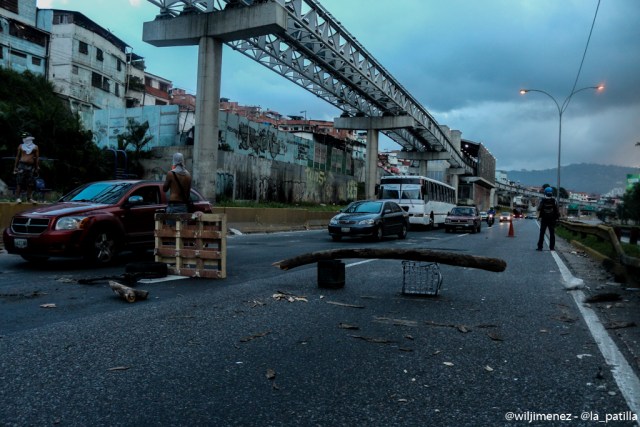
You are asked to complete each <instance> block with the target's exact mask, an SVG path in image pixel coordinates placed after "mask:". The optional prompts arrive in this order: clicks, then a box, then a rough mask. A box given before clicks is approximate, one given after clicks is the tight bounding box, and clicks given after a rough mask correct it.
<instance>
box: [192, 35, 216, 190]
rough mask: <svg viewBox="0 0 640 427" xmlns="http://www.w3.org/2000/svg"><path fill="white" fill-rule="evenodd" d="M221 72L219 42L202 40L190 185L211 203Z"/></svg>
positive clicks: (205, 38)
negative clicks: (191, 181)
mask: <svg viewBox="0 0 640 427" xmlns="http://www.w3.org/2000/svg"><path fill="white" fill-rule="evenodd" d="M221 70H222V41H221V40H219V39H216V38H214V37H201V38H200V43H199V47H198V88H197V93H198V96H196V124H195V133H194V149H193V165H194V166H193V167H194V170H193V185H194V187H195V188H197V189H198V190H200V192H202V195H203V196H204V197H205V198H206V199H207V200H209V201H211V202H214V201H215V198H216V175H217V170H218V129H219V124H218V117H219V111H220V81H221Z"/></svg>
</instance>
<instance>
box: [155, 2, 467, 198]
mask: <svg viewBox="0 0 640 427" xmlns="http://www.w3.org/2000/svg"><path fill="white" fill-rule="evenodd" d="M147 1H149V2H150V3H152V4H154V5H156V6H158V7H159V14H158V15H157V17H156V19H155V20H154V21H151V22H146V23H145V24H144V29H143V40H144V41H146V42H148V43H150V44H153V45H155V46H180V45H199V61H198V93H197V99H196V111H198V113H197V116H196V127H195V146H196V150H194V164H196V162H198V164H199V165H201V167H200V168H199V169H200V170H199V171H198V170H194V180H195V181H196V183H198V186H199V188H202V189H207V188H215V185H213V186H212V185H210V184H211V182H210V181H211V180H215V174H211V173H210V171H211V170H215V167H211V166H212V164H215V163H213V162H214V161H215V157H216V151H215V148H216V147H217V120H216V119H217V110H218V109H219V108H217V105H216V102H218V100H219V98H220V93H219V92H220V64H221V61H222V49H221V44H222V43H224V44H226V45H227V46H229V47H231V48H233V49H234V50H236V51H238V52H240V53H242V54H244V55H246V56H248V57H249V58H251V59H253V60H255V61H257V62H259V63H260V64H262V65H264V66H265V67H267V68H269V69H270V70H272V71H273V72H276V73H278V74H279V75H281V76H282V77H284V78H286V79H287V80H289V81H291V82H293V83H295V84H296V85H298V86H300V87H302V88H304V89H305V90H307V91H309V92H311V93H313V94H314V95H316V96H318V97H319V98H321V99H323V100H325V101H327V102H328V103H330V104H331V105H333V106H335V107H337V108H338V109H340V110H342V111H343V113H342V115H341V117H339V118H336V120H335V125H336V127H337V128H346V129H361V130H367V131H368V143H367V173H366V187H367V196H368V197H370V196H372V195H373V189H374V185H375V181H376V175H375V174H376V169H377V164H376V162H377V151H378V143H377V140H378V132H382V133H383V134H385V135H387V136H388V137H389V138H390V139H392V140H393V141H395V142H396V143H398V144H399V145H400V146H401V147H402V148H403V150H404V151H408V152H411V153H412V154H413V155H414V157H415V158H418V159H420V160H423V161H429V160H447V161H448V162H449V164H450V165H451V167H450V169H449V171H448V173H449V175H450V176H451V177H452V183H453V184H456V186H457V177H458V176H459V175H473V174H474V173H475V169H474V163H473V159H471V158H469V157H468V156H465V155H464V154H463V153H462V151H461V150H460V147H459V146H457V145H456V144H455V143H454V142H452V140H451V138H450V136H449V134H448V133H447V131H446V130H443V128H442V127H441V126H440V125H439V124H438V123H437V122H436V120H435V119H434V118H433V117H432V116H431V114H430V113H429V112H428V111H427V110H426V109H425V108H424V107H423V106H422V105H421V104H420V103H419V102H418V101H417V100H416V99H415V98H414V97H413V96H412V95H411V94H410V93H409V91H407V90H406V89H405V88H404V87H403V86H402V85H401V84H400V83H399V82H398V81H397V80H396V79H395V78H394V77H393V76H392V75H391V74H390V73H389V72H388V71H387V70H386V69H385V68H384V67H383V66H382V64H380V63H379V62H378V61H377V60H376V59H375V58H374V57H373V56H372V55H371V54H370V53H369V52H368V51H367V50H366V49H365V47H364V46H363V45H362V44H361V43H360V42H358V41H357V40H356V38H355V37H354V36H353V35H351V34H350V33H349V31H348V30H347V29H346V28H345V27H344V26H343V25H342V24H341V23H340V22H339V21H337V20H336V19H335V18H334V17H333V16H332V15H331V13H330V12H329V11H328V10H327V9H325V8H324V7H323V6H322V5H321V4H320V2H319V1H318V0H147ZM198 98H200V100H198ZM212 109H213V112H211V110H212ZM198 146H199V148H198ZM420 153H422V157H420ZM416 156H417V157H416ZM194 169H195V168H194ZM211 175H213V176H211ZM213 184H215V182H213ZM205 196H207V197H208V198H209V197H211V196H212V195H211V194H205ZM213 197H215V195H213Z"/></svg>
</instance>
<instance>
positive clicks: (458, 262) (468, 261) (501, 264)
mask: <svg viewBox="0 0 640 427" xmlns="http://www.w3.org/2000/svg"><path fill="white" fill-rule="evenodd" d="M344 258H366V259H369V258H379V259H402V260H409V261H425V262H437V263H440V264H447V265H455V266H458V267H468V268H477V269H481V270H487V271H493V272H501V271H504V270H505V269H506V268H507V263H506V262H505V261H504V260H502V259H499V258H488V257H483V256H476V255H465V254H458V253H451V252H443V251H432V250H428V249H378V248H359V249H329V250H326V251H318V252H309V253H306V254H302V255H298V256H296V257H293V258H288V259H284V260H281V261H277V262H274V263H273V265H274V266H276V267H279V268H280V269H281V270H289V269H292V268H295V267H299V266H301V265H305V264H311V263H313V262H318V261H321V260H329V259H344Z"/></svg>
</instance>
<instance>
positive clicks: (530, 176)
mask: <svg viewBox="0 0 640 427" xmlns="http://www.w3.org/2000/svg"><path fill="white" fill-rule="evenodd" d="M556 171H557V169H556V168H553V169H545V170H538V171H529V170H519V171H505V173H506V174H507V179H508V180H509V181H515V182H518V181H519V182H520V184H522V185H526V186H538V187H542V186H543V185H544V184H549V185H551V186H553V187H555V186H556V184H557V179H558V178H557V173H556ZM638 173H640V169H638V168H629V167H623V166H613V165H598V164H593V163H580V164H577V165H568V166H563V167H562V169H561V170H560V186H561V187H562V188H565V189H566V190H567V191H575V192H584V193H590V194H606V193H608V192H609V191H611V190H613V189H614V188H620V187H621V188H625V187H626V186H627V174H638Z"/></svg>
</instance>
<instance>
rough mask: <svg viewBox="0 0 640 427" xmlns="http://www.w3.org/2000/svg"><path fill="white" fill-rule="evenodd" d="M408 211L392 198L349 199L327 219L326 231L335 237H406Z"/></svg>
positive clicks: (334, 238) (337, 238)
mask: <svg viewBox="0 0 640 427" xmlns="http://www.w3.org/2000/svg"><path fill="white" fill-rule="evenodd" d="M408 230H409V214H407V213H406V212H405V211H403V210H402V208H401V207H400V206H399V205H398V204H397V203H395V202H391V201H386V200H359V201H356V202H352V203H351V204H349V206H347V207H346V208H344V209H342V210H341V211H340V213H339V214H338V215H336V216H334V217H333V218H331V220H330V221H329V234H330V235H331V238H332V239H333V240H335V241H339V240H340V239H342V238H343V237H363V236H364V237H366V236H371V237H373V238H374V239H376V240H380V239H382V238H383V237H384V236H389V235H397V236H398V237H399V238H400V239H404V238H406V237H407V231H408Z"/></svg>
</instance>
